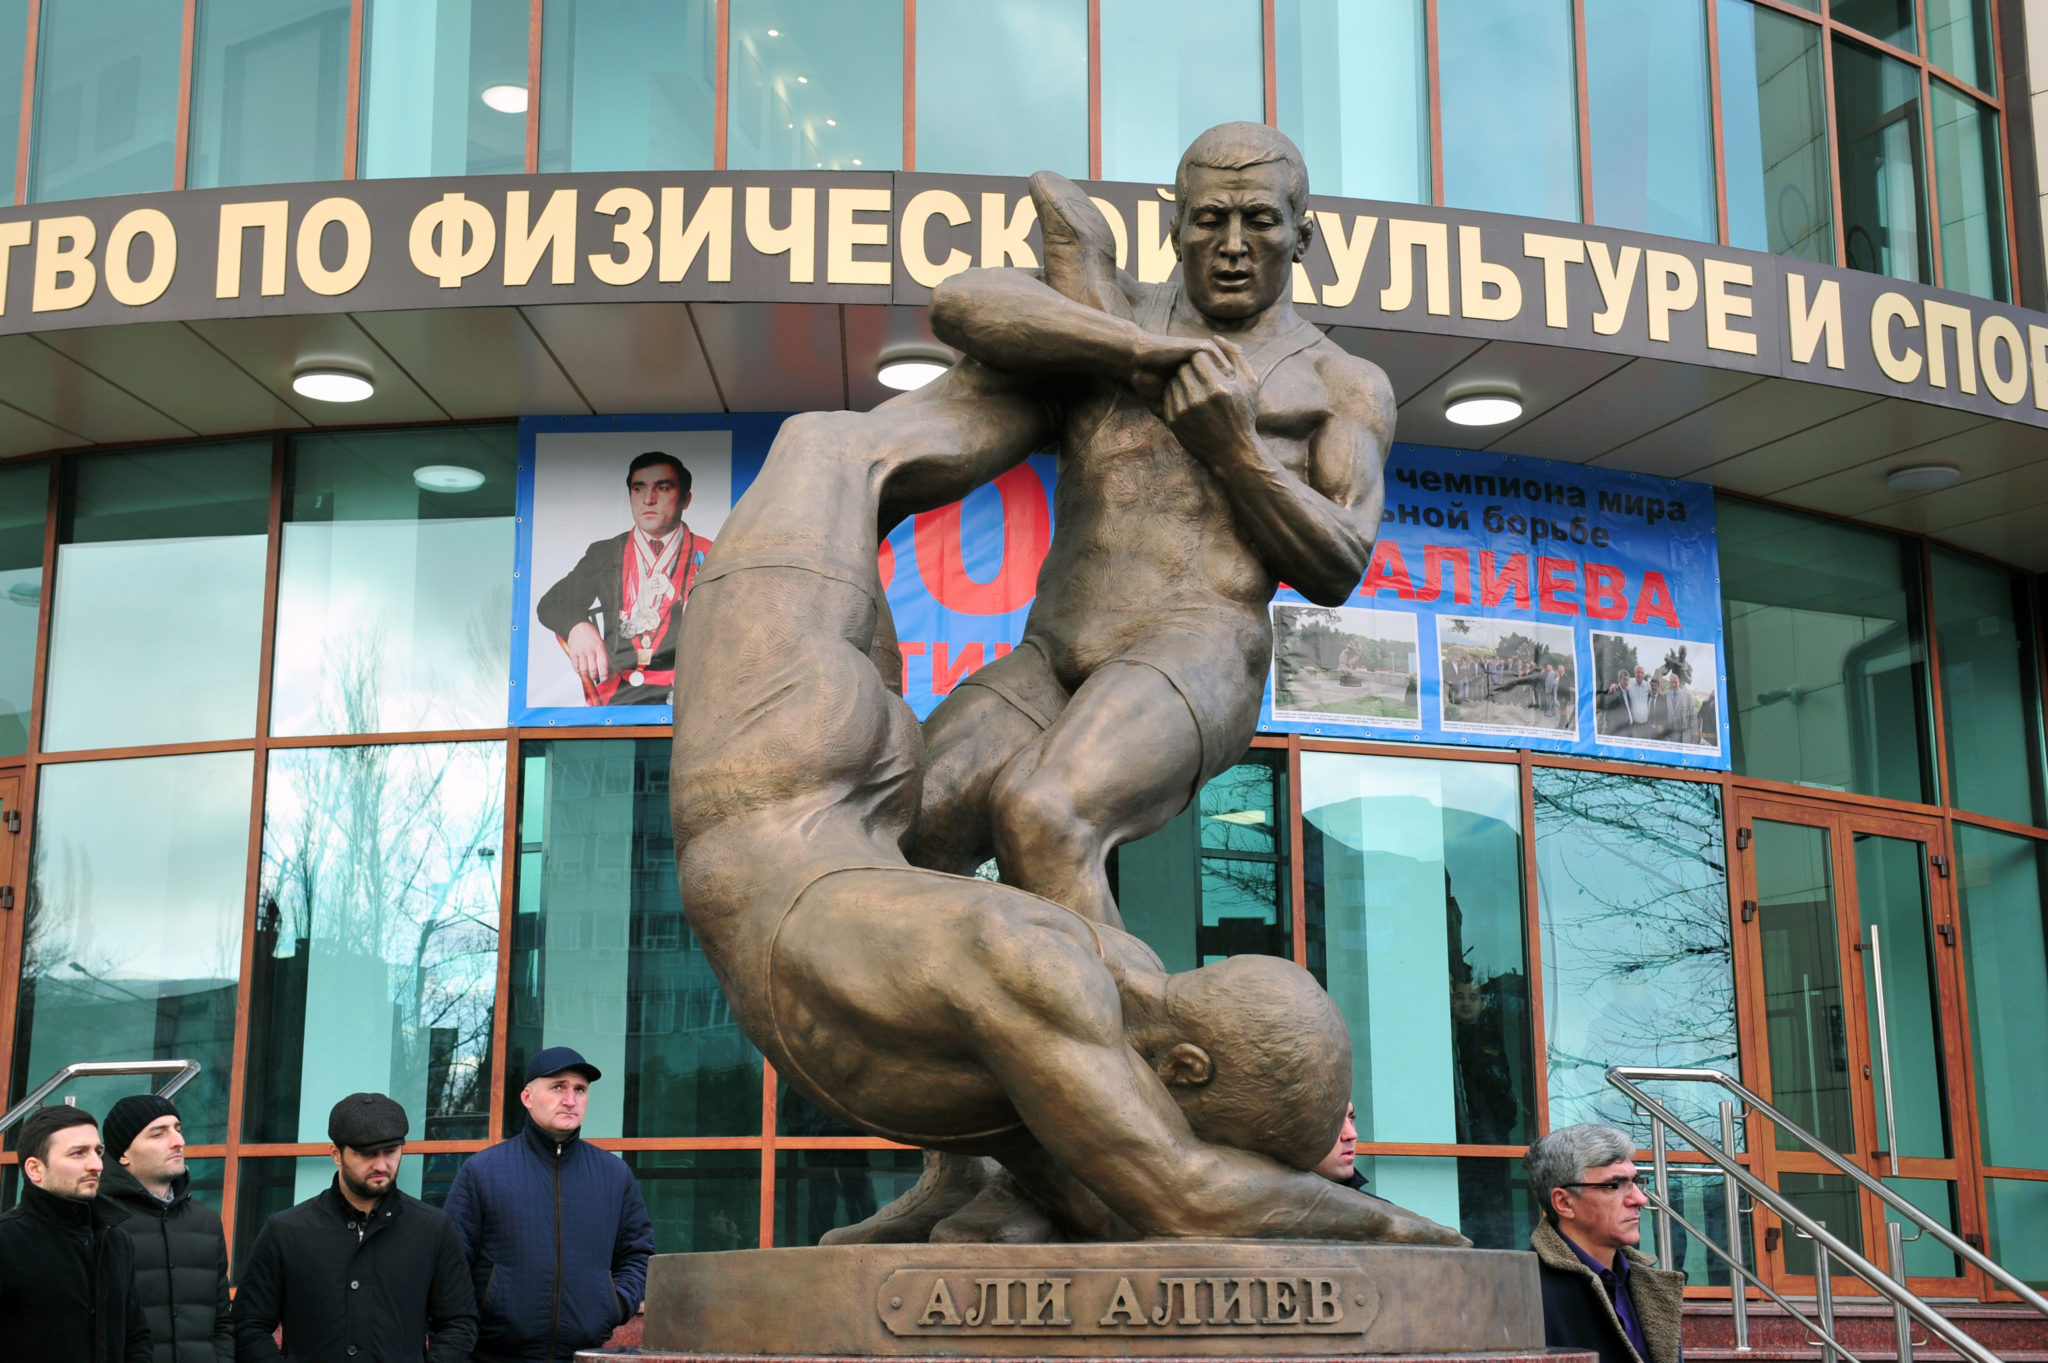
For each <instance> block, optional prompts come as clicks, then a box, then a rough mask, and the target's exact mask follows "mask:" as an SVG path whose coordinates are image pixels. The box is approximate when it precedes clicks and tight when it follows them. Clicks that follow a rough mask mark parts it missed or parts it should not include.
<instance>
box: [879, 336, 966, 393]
mask: <svg viewBox="0 0 2048 1363" xmlns="http://www.w3.org/2000/svg"><path fill="white" fill-rule="evenodd" d="M952 367H953V357H952V356H951V355H950V354H948V353H947V352H945V351H943V350H936V349H934V348H932V347H931V346H923V345H908V346H891V347H889V348H888V349H887V350H884V351H883V352H882V356H881V359H880V360H879V361H878V362H877V364H876V367H875V377H876V378H877V379H879V380H881V382H882V386H883V387H885V388H894V389H895V390H897V391H898V392H900V393H907V392H909V391H910V390H911V389H913V388H922V387H924V386H925V385H926V384H928V383H930V382H931V381H932V380H933V379H935V378H937V377H939V375H941V374H943V373H945V372H946V371H947V370H948V369H951V368H952Z"/></svg>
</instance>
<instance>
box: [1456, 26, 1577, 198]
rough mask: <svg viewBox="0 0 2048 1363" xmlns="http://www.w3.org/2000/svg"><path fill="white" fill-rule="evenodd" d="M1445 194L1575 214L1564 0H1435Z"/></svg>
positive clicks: (1572, 100) (1573, 109)
mask: <svg viewBox="0 0 2048 1363" xmlns="http://www.w3.org/2000/svg"><path fill="white" fill-rule="evenodd" d="M1436 25H1437V72H1438V75H1437V79H1438V81H1439V83H1440V84H1441V87H1442V99H1441V105H1442V114H1441V117H1442V122H1443V138H1444V202H1446V203H1448V204H1451V205H1452V206H1454V207H1457V208H1478V209H1484V210H1487V211H1489V212H1494V213H1521V214H1525V215H1527V216H1529V217H1532V218H1557V219H1562V220H1564V221H1567V222H1576V221H1578V219H1579V214H1580V207H1579V116H1578V95H1577V93H1576V90H1575V88H1574V84H1575V83H1574V80H1573V75H1572V66H1573V59H1572V50H1573V43H1572V7H1571V5H1570V3H1569V0H1438V3H1437V10H1436Z"/></svg>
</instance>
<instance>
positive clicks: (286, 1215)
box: [235, 1093, 476, 1363]
mask: <svg viewBox="0 0 2048 1363" xmlns="http://www.w3.org/2000/svg"><path fill="white" fill-rule="evenodd" d="M405 1132H406V1116H405V1109H404V1108H402V1107H400V1106H399V1105H398V1104H397V1103H395V1102H393V1101H392V1100H391V1099H389V1098H387V1097H385V1096H384V1095H383V1094H381V1093H352V1094H350V1095H349V1096H348V1097H346V1098H344V1099H342V1100H341V1101H340V1102H338V1103H336V1104H335V1105H334V1110H333V1111H332V1112H330V1113H329V1114H328V1117H327V1138H328V1139H329V1140H330V1141H332V1142H333V1143H334V1147H333V1155H334V1163H335V1176H334V1183H333V1184H332V1185H331V1186H330V1187H329V1188H328V1189H327V1191H325V1192H323V1193H321V1194H319V1195H318V1196H317V1197H312V1198H308V1199H307V1200H306V1201H304V1202H301V1203H300V1204H299V1205H298V1206H296V1207H290V1208H287V1209H286V1210H284V1211H281V1212H279V1213H278V1214H277V1215H276V1216H273V1217H271V1218H270V1220H269V1222H268V1223H266V1224H265V1225H264V1227H263V1230H262V1233H261V1234H259V1235H258V1236H257V1237H256V1244H255V1247H254V1248H252V1249H251V1250H250V1251H249V1262H248V1263H247V1264H245V1265H243V1267H242V1272H241V1283H240V1287H239V1290H238V1291H237V1292H236V1293H235V1351H236V1355H237V1357H239V1358H240V1359H241V1361H242V1363H268V1360H272V1359H280V1358H284V1357H287V1356H288V1357H290V1358H291V1359H292V1361H293V1363H397V1360H400V1359H415V1358H424V1359H427V1360H429V1363H466V1360H467V1359H468V1358H469V1351H470V1348H471V1346H472V1345H474V1344H475V1343H476V1300H475V1298H474V1297H473V1296H472V1295H471V1293H470V1290H469V1272H468V1265H466V1264H465V1263H464V1262H463V1260H462V1244H461V1242H460V1241H459V1240H457V1239H456V1238H455V1228H454V1227H453V1226H452V1225H450V1224H449V1222H448V1218H447V1217H446V1216H444V1215H443V1214H442V1213H441V1212H440V1211H439V1210H438V1209H436V1208H433V1207H429V1206H428V1205H427V1204H426V1203H424V1202H421V1201H419V1200H418V1199H417V1198H412V1197H408V1196H406V1195H405V1194H404V1193H402V1192H400V1191H399V1190H398V1163H399V1159H400V1157H401V1155H402V1153H403V1150H404V1146H405ZM280 1324H282V1325H283V1326H284V1351H283V1352H282V1353H280V1352H279V1351H278V1347H277V1343H276V1341H275V1340H274V1339H273V1338H272V1334H273V1332H275V1331H276V1329H277V1328H278V1326H279V1325H280Z"/></svg>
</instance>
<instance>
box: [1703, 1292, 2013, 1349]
mask: <svg viewBox="0 0 2048 1363" xmlns="http://www.w3.org/2000/svg"><path fill="white" fill-rule="evenodd" d="M1793 1300H1794V1301H1795V1302H1796V1303H1797V1304H1798V1305H1799V1306H1800V1307H1802V1308H1810V1306H1811V1302H1812V1299H1811V1298H1805V1299H1801V1298H1794V1299H1793ZM1932 1304H1933V1305H1934V1307H1935V1308H1936V1309H1937V1310H1939V1311H1940V1312H1941V1313H1942V1315H1944V1316H1946V1317H1947V1318H1948V1319H1949V1320H1951V1321H1953V1322H1954V1323H1955V1324H1957V1325H1958V1326H1960V1327H1962V1329H1963V1330H1964V1332H1965V1333H1967V1334H1968V1335H1969V1336H1970V1337H1971V1338H1972V1339H1975V1340H1976V1341H1977V1342H1978V1343H1979V1344H1982V1345H1983V1346H1984V1347H1985V1348H1987V1349H1989V1350H1990V1351H1991V1352H1993V1353H1995V1354H1997V1355H1998V1356H1999V1357H2000V1358H2002V1359H2004V1360H2006V1363H2048V1317H2044V1316H2041V1315H2039V1314H2037V1313H2036V1312H2034V1311H2033V1310H2032V1309H2030V1308H2028V1307H2026V1306H2023V1305H2021V1304H2019V1303H2016V1302H2014V1303H2006V1302H1975V1301H1959V1300H1937V1301H1935V1302H1933V1303H1932ZM1835 1338H1837V1339H1839V1340H1840V1341H1841V1342H1842V1345H1843V1347H1844V1348H1847V1349H1848V1350H1850V1351H1851V1352H1852V1353H1854V1354H1855V1355H1856V1356H1857V1357H1858V1358H1860V1359H1863V1360H1865V1363H1879V1360H1889V1359H1893V1358H1896V1356H1897V1336H1896V1333H1895V1329H1894V1326H1893V1323H1892V1309H1891V1304H1890V1303H1888V1302H1874V1301H1871V1300H1870V1299H1869V1298H1867V1297H1866V1298H1850V1299H1847V1300H1843V1299H1839V1298H1838V1299H1837V1300H1836V1302H1835ZM1684 1339H1685V1355H1686V1357H1687V1359H1689V1360H1690V1359H1698V1360H1701V1361H1702V1363H1705V1361H1706V1360H1720V1359H1731V1360H1732V1359H1743V1358H1753V1359H1813V1358H1819V1357H1820V1346H1819V1345H1818V1344H1817V1343H1815V1342H1814V1341H1813V1337H1812V1335H1811V1334H1810V1333H1809V1332H1808V1331H1807V1329H1806V1327H1805V1326H1804V1325H1803V1324H1802V1323H1801V1322H1800V1321H1798V1320H1796V1319H1794V1318H1792V1317H1790V1316H1788V1315H1786V1314H1785V1313H1784V1311H1782V1310H1781V1309H1779V1307H1778V1306H1777V1305H1775V1304H1774V1303H1759V1302H1755V1301H1752V1302H1751V1303H1750V1306H1749V1344H1750V1348H1749V1351H1748V1352H1747V1353H1737V1352H1736V1350H1735V1322H1734V1314H1733V1308H1731V1307H1730V1305H1729V1304H1728V1303H1727V1302H1725V1301H1693V1302H1688V1303H1686V1307H1685V1324H1684ZM1913 1353H1914V1357H1915V1358H1916V1359H1920V1358H1927V1359H1945V1358H1954V1357H1956V1356H1957V1355H1956V1353H1955V1351H1954V1350H1953V1349H1951V1348H1949V1347H1948V1345H1946V1344H1944V1343H1942V1342H1941V1341H1939V1340H1936V1339H1933V1338H1930V1336H1929V1334H1928V1330H1927V1327H1926V1326H1924V1325H1920V1324H1918V1323H1916V1324H1915V1325H1914V1327H1913Z"/></svg>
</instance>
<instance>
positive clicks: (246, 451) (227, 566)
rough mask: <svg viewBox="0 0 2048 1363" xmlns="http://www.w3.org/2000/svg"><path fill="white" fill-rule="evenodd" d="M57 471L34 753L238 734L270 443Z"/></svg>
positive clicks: (256, 635) (259, 584) (259, 581)
mask: <svg viewBox="0 0 2048 1363" xmlns="http://www.w3.org/2000/svg"><path fill="white" fill-rule="evenodd" d="M66 476H67V478H68V479H69V480H70V482H71V486H70V488H69V489H68V491H69V496H68V497H67V499H66V502H67V515H66V521H65V524H64V525H63V526H61V527H60V530H59V539H60V540H61V541H62V543H61V544H60V545H59V547H58V549H57V585H56V597H55V600H54V601H53V602H52V603H51V621H50V663H49V666H50V676H49V683H48V687H47V692H48V697H49V698H48V701H47V702H46V704H45V708H44V715H43V724H44V731H43V747H44V748H45V749H46V750H62V749H65V748H114V747H125V746H129V745H133V744H141V743H183V742H192V741H197V740H202V739H215V738H248V737H251V736H252V735H253V734H254V733H255V731H256V671H257V665H258V658H259V655H260V652H261V649H262V642H263V576H264V547H265V544H266V541H267V535H266V530H267V527H268V525H269V522H270V442H269V441H268V440H244V441H237V442H234V443H232V444H223V445H187V446H184V447H183V448H180V449H174V450H142V451H137V452H135V453H130V454H93V455H86V456H84V457H82V458H78V459H74V460H72V461H70V463H69V464H68V465H67V468H66ZM137 659H146V660H147V674H146V677H138V676H137V673H136V670H135V667H134V666H133V664H134V662H135V660H137ZM138 683H142V684H146V686H147V690H148V703H147V704H137V703H136V687H137V685H138Z"/></svg>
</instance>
